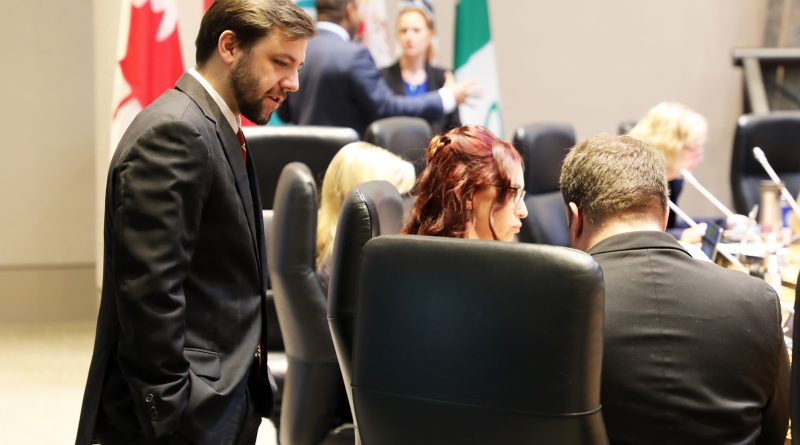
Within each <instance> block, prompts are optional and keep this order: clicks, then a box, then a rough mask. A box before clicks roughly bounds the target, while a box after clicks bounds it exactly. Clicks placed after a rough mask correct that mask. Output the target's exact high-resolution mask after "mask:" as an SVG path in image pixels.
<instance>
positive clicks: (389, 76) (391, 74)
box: [381, 61, 461, 134]
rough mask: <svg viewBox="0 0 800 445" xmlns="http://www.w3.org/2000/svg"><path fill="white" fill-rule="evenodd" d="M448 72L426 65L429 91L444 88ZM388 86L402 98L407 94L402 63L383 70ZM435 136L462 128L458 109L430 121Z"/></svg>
mask: <svg viewBox="0 0 800 445" xmlns="http://www.w3.org/2000/svg"><path fill="white" fill-rule="evenodd" d="M445 72H446V70H444V69H442V68H439V67H436V66H433V65H430V64H426V65H425V76H426V80H425V86H427V87H428V91H436V90H438V89H439V88H441V87H443V86H444V73H445ZM381 74H382V75H383V78H384V79H385V80H386V84H387V85H389V88H391V89H392V91H394V93H395V94H399V95H401V96H403V95H405V94H406V90H405V87H404V86H403V75H402V73H401V72H400V61H397V62H395V63H394V64H393V65H391V66H388V67H386V68H384V69H382V70H381ZM428 122H429V123H430V124H431V130H433V134H441V133H444V132H445V131H447V130H450V129H451V128H455V127H460V126H461V117H460V116H459V114H458V108H456V109H455V110H453V111H452V112H450V113H448V114H447V115H445V116H444V117H443V118H441V119H435V120H429V121H428Z"/></svg>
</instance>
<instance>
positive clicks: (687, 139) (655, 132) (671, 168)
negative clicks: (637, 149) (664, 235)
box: [628, 102, 708, 241]
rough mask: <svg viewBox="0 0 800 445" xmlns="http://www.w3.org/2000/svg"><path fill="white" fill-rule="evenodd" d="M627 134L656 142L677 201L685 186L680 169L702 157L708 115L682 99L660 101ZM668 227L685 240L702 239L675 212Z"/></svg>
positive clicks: (674, 200) (674, 198)
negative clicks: (679, 224) (695, 109)
mask: <svg viewBox="0 0 800 445" xmlns="http://www.w3.org/2000/svg"><path fill="white" fill-rule="evenodd" d="M628 135H630V136H632V137H634V138H636V139H639V140H643V141H647V142H649V143H651V144H653V146H655V148H656V150H658V151H659V152H660V153H661V154H662V155H663V156H664V159H665V160H666V167H667V181H668V182H667V185H668V186H669V197H670V199H671V200H672V201H673V202H674V203H676V204H677V203H678V196H680V194H681V190H683V178H682V177H681V170H682V169H686V170H688V171H693V170H694V169H695V167H697V164H699V163H700V162H701V161H702V160H703V155H704V151H705V144H706V137H707V135H708V124H707V122H706V119H705V118H704V117H703V116H701V115H700V114H698V113H696V112H694V111H692V110H690V109H689V108H688V107H686V106H685V105H682V104H680V103H677V102H661V103H660V104H658V105H656V106H654V107H653V108H651V109H650V111H648V112H647V114H646V115H645V116H644V118H642V120H640V121H639V122H638V123H637V124H636V126H634V127H633V128H632V129H631V131H630V132H629V133H628ZM684 228H685V226H684ZM667 230H668V231H669V232H670V233H672V234H673V235H675V236H676V237H678V238H681V239H683V240H685V241H694V240H695V239H698V240H699V236H700V235H702V234H699V233H695V232H694V231H684V230H682V229H681V228H680V227H679V226H678V225H677V223H676V220H675V213H674V212H670V213H669V220H668V221H667ZM684 232H685V233H684Z"/></svg>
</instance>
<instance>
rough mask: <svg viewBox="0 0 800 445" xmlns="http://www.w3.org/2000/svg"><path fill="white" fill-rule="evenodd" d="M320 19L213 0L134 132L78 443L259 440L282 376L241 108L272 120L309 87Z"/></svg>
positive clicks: (112, 180) (114, 163)
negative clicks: (177, 71) (189, 57)
mask: <svg viewBox="0 0 800 445" xmlns="http://www.w3.org/2000/svg"><path fill="white" fill-rule="evenodd" d="M315 33H316V30H315V29H314V24H313V22H312V21H311V19H310V18H309V17H308V15H307V14H306V13H305V12H304V11H303V10H302V9H300V8H299V7H297V6H296V5H295V4H294V3H293V2H292V1H291V0H215V1H214V2H213V3H211V6H210V7H209V9H208V11H206V13H205V15H204V16H203V19H202V21H201V23H200V29H199V32H198V35H197V40H196V46H197V52H196V61H197V66H196V67H195V68H192V69H190V70H189V71H188V72H187V73H185V74H184V75H183V76H182V77H181V78H180V79H178V82H177V84H176V85H175V88H174V89H170V90H167V91H166V92H164V93H163V94H162V95H161V96H159V97H158V98H157V99H156V100H155V101H154V102H153V103H152V104H150V105H148V106H147V107H146V108H145V109H144V110H142V111H141V112H140V113H139V114H138V116H136V118H135V119H134V120H133V122H132V123H131V125H130V127H128V129H127V131H126V132H125V134H124V135H123V136H122V139H121V140H120V142H119V145H118V146H117V148H116V151H115V152H114V156H113V158H112V160H111V165H110V166H109V170H108V182H107V186H106V201H105V229H104V230H105V235H104V257H103V289H102V296H101V301H100V312H99V314H98V318H97V333H96V337H95V344H94V352H93V355H92V362H91V365H90V368H89V376H88V379H87V383H86V390H85V393H84V398H83V406H82V408H81V415H80V421H79V425H78V434H77V438H76V441H75V442H76V444H77V445H88V444H90V443H98V442H99V443H101V444H103V445H107V444H128V445H132V444H188V443H192V444H225V445H231V444H235V445H245V444H254V443H255V442H256V435H257V433H258V427H259V424H260V423H261V417H268V416H269V415H270V412H271V411H272V405H273V400H274V399H273V392H274V390H275V389H274V381H273V380H272V376H271V375H270V372H269V369H268V367H267V362H266V355H263V354H262V353H261V344H264V343H265V341H266V336H267V326H266V323H265V321H264V319H263V316H262V314H263V313H264V311H265V309H264V307H263V305H264V301H265V298H266V294H265V289H266V288H267V285H268V283H267V269H266V264H265V260H264V256H265V250H266V249H265V247H264V233H263V222H262V220H261V200H260V198H259V196H258V190H259V189H258V183H257V181H256V175H255V169H254V166H253V160H252V159H251V157H250V156H249V154H248V153H247V146H246V142H245V141H244V138H243V136H242V134H241V128H240V119H241V116H244V117H246V118H248V119H249V120H251V121H253V122H256V123H259V124H264V123H266V122H267V121H268V120H269V118H270V115H271V114H272V112H273V111H275V109H276V108H277V107H278V106H279V105H280V103H281V102H282V101H283V99H284V98H285V97H286V94H287V93H289V92H290V91H296V90H297V89H298V88H299V85H298V82H297V79H298V71H299V69H300V67H301V66H302V65H303V62H304V60H305V52H306V45H307V42H308V39H310V38H311V37H312V36H313V35H314V34H315ZM279 148H280V147H276V149H279Z"/></svg>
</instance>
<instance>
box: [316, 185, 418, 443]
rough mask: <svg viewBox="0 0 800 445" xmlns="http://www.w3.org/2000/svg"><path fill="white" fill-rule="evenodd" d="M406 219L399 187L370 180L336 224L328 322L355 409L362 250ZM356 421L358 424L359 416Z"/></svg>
mask: <svg viewBox="0 0 800 445" xmlns="http://www.w3.org/2000/svg"><path fill="white" fill-rule="evenodd" d="M402 218H403V202H402V198H401V197H400V194H399V193H398V192H397V189H395V188H394V186H393V185H391V184H390V183H388V182H386V181H370V182H366V183H364V184H361V185H360V186H358V187H356V188H355V189H354V190H353V191H352V192H351V193H350V194H349V195H348V197H347V198H346V199H345V202H344V204H343V206H342V213H341V215H340V217H339V224H338V225H337V227H336V238H335V240H334V244H333V253H332V258H331V259H332V263H331V277H330V283H329V285H328V324H329V326H330V330H331V334H332V336H333V344H334V346H335V348H336V356H337V358H338V360H339V367H340V368H341V371H342V378H343V380H344V386H345V389H346V391H347V397H348V400H349V402H350V408H351V409H352V407H353V403H352V402H353V399H352V394H351V391H350V381H351V376H352V371H351V369H352V357H353V341H354V338H355V334H354V332H355V331H354V326H355V319H356V306H357V304H358V270H359V266H360V263H361V250H362V249H363V247H364V244H365V243H366V242H367V241H368V240H369V239H371V238H373V237H376V236H378V235H387V234H397V233H400V229H402ZM353 420H354V423H355V424H356V427H357V426H358V425H357V422H355V418H353ZM356 439H357V440H358V434H357V432H356Z"/></svg>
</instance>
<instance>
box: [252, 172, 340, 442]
mask: <svg viewBox="0 0 800 445" xmlns="http://www.w3.org/2000/svg"><path fill="white" fill-rule="evenodd" d="M316 230H317V189H316V185H315V184H314V179H313V178H312V176H311V172H310V170H309V169H308V167H306V166H305V165H304V164H302V163H299V162H293V163H290V164H287V165H286V166H285V167H284V169H283V172H282V173H281V175H280V179H279V180H278V187H277V190H276V194H275V208H274V210H273V216H272V224H271V228H270V234H269V244H268V248H267V255H268V264H269V271H270V276H271V278H272V288H273V292H274V298H275V306H276V309H277V312H278V320H279V322H280V326H281V331H282V334H283V342H284V345H285V348H286V355H287V361H288V366H287V370H286V377H285V380H284V385H283V395H282V402H281V417H280V429H279V432H280V439H281V440H280V442H281V443H285V444H293V445H296V444H308V445H312V444H313V445H316V444H318V443H320V442H322V440H323V438H324V437H326V435H327V434H328V433H329V431H330V429H331V428H332V426H334V425H333V424H332V423H333V419H334V418H335V416H336V415H337V414H338V413H337V412H336V410H337V408H338V407H339V406H342V402H343V400H344V387H343V384H342V378H341V371H339V365H338V363H337V361H336V353H335V351H334V349H333V343H332V341H331V335H330V330H329V329H328V323H327V320H326V314H327V301H326V297H325V293H324V291H323V288H322V285H321V284H320V281H319V279H318V278H317V275H316V270H315V259H316Z"/></svg>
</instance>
